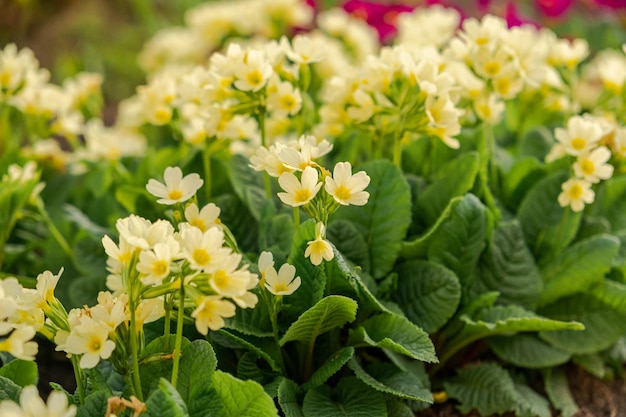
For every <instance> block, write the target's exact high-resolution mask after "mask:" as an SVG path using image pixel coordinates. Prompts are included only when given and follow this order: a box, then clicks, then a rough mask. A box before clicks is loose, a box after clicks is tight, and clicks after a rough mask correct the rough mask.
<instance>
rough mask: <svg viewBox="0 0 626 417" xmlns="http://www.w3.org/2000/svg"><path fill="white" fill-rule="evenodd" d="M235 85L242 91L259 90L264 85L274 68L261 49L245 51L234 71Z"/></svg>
mask: <svg viewBox="0 0 626 417" xmlns="http://www.w3.org/2000/svg"><path fill="white" fill-rule="evenodd" d="M234 73H235V77H236V78H237V81H235V87H237V88H238V89H240V90H242V91H259V90H260V89H261V88H263V87H265V85H266V84H267V81H268V80H269V78H270V76H271V75H272V74H273V73H274V69H273V68H272V66H271V65H270V63H269V60H268V59H267V57H266V56H265V53H264V52H263V51H254V50H252V51H247V52H246V54H245V58H244V60H243V62H240V63H239V64H238V65H237V67H236V69H235V71H234Z"/></svg>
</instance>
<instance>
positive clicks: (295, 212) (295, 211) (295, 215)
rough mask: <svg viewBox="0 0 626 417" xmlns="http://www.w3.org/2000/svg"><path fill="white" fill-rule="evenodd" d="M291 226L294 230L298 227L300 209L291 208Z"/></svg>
mask: <svg viewBox="0 0 626 417" xmlns="http://www.w3.org/2000/svg"><path fill="white" fill-rule="evenodd" d="M293 225H294V226H295V227H296V229H297V228H298V226H300V207H294V208H293Z"/></svg>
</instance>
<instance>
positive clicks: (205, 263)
mask: <svg viewBox="0 0 626 417" xmlns="http://www.w3.org/2000/svg"><path fill="white" fill-rule="evenodd" d="M181 226H182V225H181ZM181 238H182V240H181V244H182V252H183V255H184V256H185V258H186V259H187V260H188V261H189V264H190V266H191V269H194V270H201V271H203V272H207V273H213V272H214V271H216V270H217V269H218V268H220V266H221V265H222V263H223V262H224V261H225V259H226V257H227V256H228V255H229V254H230V250H229V249H228V248H224V247H223V245H224V232H223V231H222V229H220V228H217V227H212V228H210V229H209V230H207V231H206V232H204V233H203V232H202V231H201V230H200V229H198V228H196V227H193V226H187V227H185V228H183V230H182V231H181Z"/></svg>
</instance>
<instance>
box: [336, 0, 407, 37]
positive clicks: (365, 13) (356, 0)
mask: <svg viewBox="0 0 626 417" xmlns="http://www.w3.org/2000/svg"><path fill="white" fill-rule="evenodd" d="M343 9H344V10H345V11H346V12H348V13H350V14H351V15H353V16H356V17H358V18H361V19H363V20H365V21H366V22H367V23H368V24H369V25H370V26H372V27H373V28H374V29H376V30H377V31H378V38H379V39H380V40H381V42H384V41H386V40H388V39H390V38H392V37H393V36H394V35H395V34H396V19H397V17H398V15H399V14H400V13H408V12H411V11H413V7H412V6H408V5H404V4H381V3H378V2H376V1H367V0H348V1H346V2H344V3H343Z"/></svg>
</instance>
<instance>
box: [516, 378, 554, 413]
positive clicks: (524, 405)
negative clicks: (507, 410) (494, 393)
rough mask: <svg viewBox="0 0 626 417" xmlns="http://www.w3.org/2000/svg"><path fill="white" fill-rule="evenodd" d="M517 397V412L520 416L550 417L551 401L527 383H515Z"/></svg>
mask: <svg viewBox="0 0 626 417" xmlns="http://www.w3.org/2000/svg"><path fill="white" fill-rule="evenodd" d="M515 391H516V392H517V397H516V399H515V414H516V415H517V416H518V417H550V416H552V412H551V411H550V403H549V402H548V400H546V399H545V398H544V397H542V396H541V395H539V394H537V393H536V392H535V391H533V390H532V389H530V387H528V386H527V385H524V384H520V383H515Z"/></svg>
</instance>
